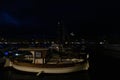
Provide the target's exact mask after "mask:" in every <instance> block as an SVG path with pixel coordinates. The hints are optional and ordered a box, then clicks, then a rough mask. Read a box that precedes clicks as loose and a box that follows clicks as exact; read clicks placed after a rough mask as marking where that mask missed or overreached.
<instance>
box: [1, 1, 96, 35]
mask: <svg viewBox="0 0 120 80" xmlns="http://www.w3.org/2000/svg"><path fill="white" fill-rule="evenodd" d="M0 3H1V5H0V7H1V8H0V28H1V30H2V31H8V32H13V31H11V30H13V29H15V30H14V32H21V30H22V32H23V33H26V34H27V33H29V32H33V33H34V32H38V33H39V32H41V31H43V32H45V31H46V32H54V31H55V30H56V27H57V22H58V21H59V20H62V21H63V22H64V26H65V27H66V29H67V30H68V31H70V32H71V31H74V32H75V31H77V32H78V33H79V32H80V31H81V32H84V30H85V29H86V28H89V29H91V28H90V27H89V26H94V25H95V20H96V11H95V2H92V1H78V2H76V1H60V2H59V1H56V2H52V1H49V2H46V1H39V0H13V1H10V0H1V2H0ZM28 28H29V29H28ZM89 29H88V31H89ZM17 30H18V31H17ZM91 30H92V29H91Z"/></svg>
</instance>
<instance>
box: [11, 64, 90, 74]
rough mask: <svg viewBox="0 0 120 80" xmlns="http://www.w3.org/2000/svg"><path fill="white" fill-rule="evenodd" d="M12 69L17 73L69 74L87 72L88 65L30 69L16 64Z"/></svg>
mask: <svg viewBox="0 0 120 80" xmlns="http://www.w3.org/2000/svg"><path fill="white" fill-rule="evenodd" d="M12 67H13V68H14V69H16V70H19V71H25V72H35V73H71V72H76V71H81V70H88V68H89V63H88V62H85V63H82V64H76V65H74V66H69V67H53V68H52V67H30V66H21V65H17V64H14V63H13V64H12Z"/></svg>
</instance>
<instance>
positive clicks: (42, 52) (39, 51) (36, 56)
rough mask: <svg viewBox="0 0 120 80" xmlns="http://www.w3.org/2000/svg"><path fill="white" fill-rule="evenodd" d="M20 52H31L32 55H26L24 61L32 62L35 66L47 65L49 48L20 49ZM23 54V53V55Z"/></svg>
mask: <svg viewBox="0 0 120 80" xmlns="http://www.w3.org/2000/svg"><path fill="white" fill-rule="evenodd" d="M18 51H22V52H29V53H31V54H24V59H25V60H29V61H32V63H34V64H45V56H46V54H47V51H48V49H47V48H19V49H18ZM22 52H21V53H22Z"/></svg>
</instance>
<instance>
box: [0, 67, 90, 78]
mask: <svg viewBox="0 0 120 80" xmlns="http://www.w3.org/2000/svg"><path fill="white" fill-rule="evenodd" d="M0 79H4V80H90V75H89V74H88V71H80V72H75V73H69V74H41V75H40V76H36V74H35V73H26V72H20V71H17V70H15V69H13V68H4V69H1V70H0Z"/></svg>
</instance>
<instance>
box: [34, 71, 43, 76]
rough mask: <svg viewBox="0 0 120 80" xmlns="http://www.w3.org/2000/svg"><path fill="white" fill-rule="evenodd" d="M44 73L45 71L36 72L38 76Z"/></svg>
mask: <svg viewBox="0 0 120 80" xmlns="http://www.w3.org/2000/svg"><path fill="white" fill-rule="evenodd" d="M42 73H44V71H40V72H38V73H37V74H36V76H39V75H40V74H42Z"/></svg>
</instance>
